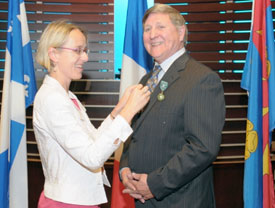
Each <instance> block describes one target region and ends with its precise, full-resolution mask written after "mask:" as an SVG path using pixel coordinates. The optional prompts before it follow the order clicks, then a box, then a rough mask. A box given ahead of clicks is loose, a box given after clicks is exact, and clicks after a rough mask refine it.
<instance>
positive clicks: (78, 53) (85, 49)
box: [56, 47, 90, 55]
mask: <svg viewBox="0 0 275 208" xmlns="http://www.w3.org/2000/svg"><path fill="white" fill-rule="evenodd" d="M56 48H59V49H65V50H71V51H74V52H75V53H76V54H77V55H82V54H83V53H86V54H88V53H89V52H90V50H89V49H88V48H87V47H85V48H66V47H56Z"/></svg>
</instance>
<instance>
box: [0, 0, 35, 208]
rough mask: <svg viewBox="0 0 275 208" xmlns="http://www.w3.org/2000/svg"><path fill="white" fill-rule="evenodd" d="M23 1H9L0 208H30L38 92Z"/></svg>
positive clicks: (0, 134) (0, 135)
mask: <svg viewBox="0 0 275 208" xmlns="http://www.w3.org/2000/svg"><path fill="white" fill-rule="evenodd" d="M36 90H37V87H36V81H35V74H34V67H33V59H32V50H31V43H30V37H29V30H28V24H27V16H26V10H25V4H24V1H23V0H12V1H9V10H8V28H7V47H6V58H5V72H4V83H3V94H2V108H1V126H0V169H1V171H0V207H1V208H8V207H10V208H17V207H18V208H19V207H20V208H27V207H28V183H27V154H26V116H25V114H26V108H27V107H28V106H29V105H30V104H31V103H32V102H33V99H34V95H35V93H36Z"/></svg>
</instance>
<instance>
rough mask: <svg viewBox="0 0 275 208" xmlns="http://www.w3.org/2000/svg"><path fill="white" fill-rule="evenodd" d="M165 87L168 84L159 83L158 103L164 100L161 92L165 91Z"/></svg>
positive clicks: (164, 82)
mask: <svg viewBox="0 0 275 208" xmlns="http://www.w3.org/2000/svg"><path fill="white" fill-rule="evenodd" d="M167 87H168V82H166V81H161V82H160V84H159V88H160V90H161V92H160V93H159V94H158V101H163V100H164V99H165V96H164V94H163V92H164V91H165V90H166V89H167Z"/></svg>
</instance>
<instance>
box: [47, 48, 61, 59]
mask: <svg viewBox="0 0 275 208" xmlns="http://www.w3.org/2000/svg"><path fill="white" fill-rule="evenodd" d="M48 54H49V57H50V59H51V61H52V62H53V63H56V62H57V61H58V56H59V55H58V51H57V50H56V48H54V47H50V48H49V49H48Z"/></svg>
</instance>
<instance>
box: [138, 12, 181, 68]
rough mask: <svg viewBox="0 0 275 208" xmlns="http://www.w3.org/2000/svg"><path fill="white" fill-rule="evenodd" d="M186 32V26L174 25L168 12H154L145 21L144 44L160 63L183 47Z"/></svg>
mask: <svg viewBox="0 0 275 208" xmlns="http://www.w3.org/2000/svg"><path fill="white" fill-rule="evenodd" d="M184 33H185V29H184V26H182V27H180V28H178V27H176V26H175V25H173V23H172V22H171V20H170V18H169V15H168V14H162V13H152V14H150V15H149V17H148V18H147V20H146V21H145V23H144V31H143V42H144V46H145V48H146V50H147V51H148V53H149V54H150V55H151V56H152V57H153V58H154V59H155V60H156V61H157V62H158V63H159V64H160V63H162V62H163V61H164V60H166V59H167V58H169V57H170V56H172V55H173V54H174V53H175V52H177V51H178V50H179V49H181V48H182V47H183V38H184Z"/></svg>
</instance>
